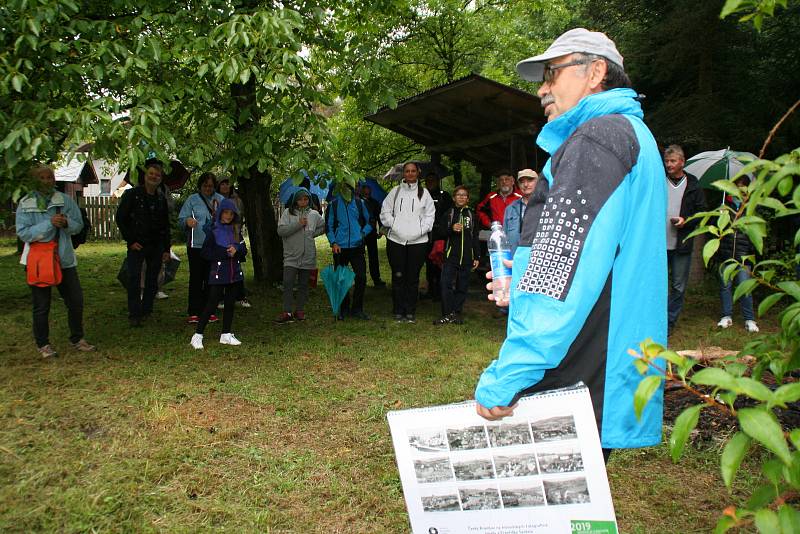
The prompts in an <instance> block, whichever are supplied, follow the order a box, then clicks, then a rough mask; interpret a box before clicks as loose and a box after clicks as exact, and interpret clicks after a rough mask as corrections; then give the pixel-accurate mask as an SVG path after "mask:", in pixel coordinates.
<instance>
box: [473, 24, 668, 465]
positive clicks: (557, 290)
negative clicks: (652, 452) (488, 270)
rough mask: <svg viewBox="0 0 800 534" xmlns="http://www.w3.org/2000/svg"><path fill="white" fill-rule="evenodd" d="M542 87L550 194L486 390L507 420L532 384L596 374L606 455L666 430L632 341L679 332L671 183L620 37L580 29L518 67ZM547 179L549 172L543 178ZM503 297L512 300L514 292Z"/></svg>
mask: <svg viewBox="0 0 800 534" xmlns="http://www.w3.org/2000/svg"><path fill="white" fill-rule="evenodd" d="M517 70H518V71H519V73H520V75H521V76H522V77H523V78H525V79H527V80H531V81H543V83H542V85H541V87H540V88H539V92H538V95H539V98H540V99H541V104H542V107H543V108H544V114H545V116H547V120H548V123H547V124H546V125H545V126H544V127H543V128H542V131H541V132H540V133H539V136H538V138H537V143H538V145H539V146H540V147H542V148H543V149H544V150H545V151H547V152H548V153H549V154H550V156H551V157H550V159H549V160H548V161H547V163H546V164H545V166H544V169H543V171H542V175H541V178H544V180H546V181H547V185H548V191H547V195H546V198H545V200H544V202H543V203H542V204H536V205H535V206H533V207H531V208H529V209H528V210H527V211H526V212H525V219H524V221H523V229H522V237H521V239H520V245H519V247H518V248H517V251H516V253H515V254H514V259H513V267H512V291H511V296H510V312H509V320H508V329H507V337H506V340H505V342H504V343H503V346H502V347H501V349H500V354H499V357H498V358H497V359H496V360H495V361H493V362H492V363H491V365H489V367H488V368H487V369H486V370H485V371H484V372H483V375H482V376H481V378H480V381H479V382H478V386H477V389H476V391H475V398H476V400H477V401H478V413H479V414H481V415H482V416H484V417H486V418H487V419H499V418H502V417H505V416H507V415H510V414H511V413H512V412H513V406H514V403H515V402H516V401H517V399H518V398H519V397H520V396H522V395H526V394H529V393H533V392H536V391H542V390H548V389H553V388H559V387H564V386H570V385H573V384H575V383H576V382H578V381H583V382H584V383H585V384H586V385H587V386H588V387H589V390H590V394H591V397H592V403H593V406H594V410H595V416H596V418H597V426H598V429H599V430H600V439H601V443H602V446H603V448H604V453H605V455H606V458H607V457H608V454H610V452H611V450H612V449H614V448H619V447H642V446H648V445H655V444H657V443H660V441H661V419H662V412H663V389H660V390H659V391H657V392H656V393H655V394H654V395H653V398H652V400H651V401H650V403H649V404H648V405H647V407H646V408H645V410H644V412H643V414H642V417H641V420H639V419H637V418H636V416H635V414H634V409H633V395H634V392H635V390H636V387H637V385H638V383H639V381H640V379H641V377H640V375H639V373H638V372H637V370H636V368H635V367H634V365H633V359H632V358H631V356H630V355H629V354H628V353H627V351H628V349H631V348H636V347H638V344H639V343H640V342H641V341H643V340H645V339H646V338H652V339H653V340H654V341H656V342H658V343H661V344H664V343H666V338H667V313H666V312H667V273H666V247H665V244H666V243H665V241H666V230H665V223H664V221H665V215H666V191H665V184H664V182H665V180H664V169H663V167H662V164H661V158H660V155H659V152H658V148H657V146H656V142H655V140H654V139H653V136H652V134H651V133H650V131H649V130H648V129H647V127H646V126H645V124H644V122H643V121H642V116H643V114H642V109H641V106H640V104H639V102H638V100H637V94H636V93H635V92H634V91H633V90H632V89H630V85H631V83H630V80H629V79H628V77H627V75H626V74H625V71H624V70H623V64H622V56H621V55H620V53H619V52H618V51H617V48H616V45H615V44H614V43H613V41H611V40H610V39H609V38H608V37H606V36H605V35H604V34H602V33H597V32H590V31H588V30H585V29H582V28H579V29H574V30H570V31H568V32H566V33H564V34H563V35H561V36H560V37H559V38H558V39H556V40H555V42H554V43H553V44H552V45H551V46H550V47H549V48H548V49H547V50H546V51H545V52H544V53H543V54H541V55H539V56H535V57H532V58H529V59H526V60H524V61H522V62H520V63H519V64H518V65H517ZM541 178H540V179H541ZM501 304H504V303H501Z"/></svg>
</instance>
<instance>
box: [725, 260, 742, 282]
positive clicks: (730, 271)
mask: <svg viewBox="0 0 800 534" xmlns="http://www.w3.org/2000/svg"><path fill="white" fill-rule="evenodd" d="M739 269H741V266H740V265H739V264H738V263H736V262H735V261H732V262H730V263H729V264H728V265H726V266H725V269H723V270H722V279H723V280H725V282H726V283H727V282H730V281H731V280H733V277H734V276H735V275H736V273H737V272H739Z"/></svg>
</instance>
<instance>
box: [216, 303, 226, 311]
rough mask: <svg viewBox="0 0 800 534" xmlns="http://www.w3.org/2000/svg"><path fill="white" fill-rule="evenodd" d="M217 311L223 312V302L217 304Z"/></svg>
mask: <svg viewBox="0 0 800 534" xmlns="http://www.w3.org/2000/svg"><path fill="white" fill-rule="evenodd" d="M217 309H218V310H224V309H225V303H224V302H220V303H219V304H217Z"/></svg>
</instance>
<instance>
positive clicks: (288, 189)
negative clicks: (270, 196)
mask: <svg viewBox="0 0 800 534" xmlns="http://www.w3.org/2000/svg"><path fill="white" fill-rule="evenodd" d="M298 189H300V188H299V187H298V186H296V185H294V180H292V179H291V178H287V179H286V180H284V181H283V183H281V187H280V189H279V190H278V198H279V199H280V201H281V204H283V205H284V206H286V205H287V204H289V201H290V200H291V199H292V195H294V193H295V191H297V190H298Z"/></svg>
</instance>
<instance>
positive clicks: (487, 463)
mask: <svg viewBox="0 0 800 534" xmlns="http://www.w3.org/2000/svg"><path fill="white" fill-rule="evenodd" d="M452 461H453V472H454V473H455V475H456V480H460V481H461V480H485V479H490V478H495V475H494V466H493V465H492V458H491V456H489V455H488V454H485V453H484V454H482V455H479V456H466V457H465V456H459V457H458V458H453V459H452Z"/></svg>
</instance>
